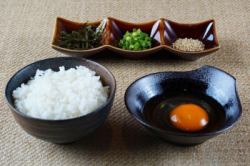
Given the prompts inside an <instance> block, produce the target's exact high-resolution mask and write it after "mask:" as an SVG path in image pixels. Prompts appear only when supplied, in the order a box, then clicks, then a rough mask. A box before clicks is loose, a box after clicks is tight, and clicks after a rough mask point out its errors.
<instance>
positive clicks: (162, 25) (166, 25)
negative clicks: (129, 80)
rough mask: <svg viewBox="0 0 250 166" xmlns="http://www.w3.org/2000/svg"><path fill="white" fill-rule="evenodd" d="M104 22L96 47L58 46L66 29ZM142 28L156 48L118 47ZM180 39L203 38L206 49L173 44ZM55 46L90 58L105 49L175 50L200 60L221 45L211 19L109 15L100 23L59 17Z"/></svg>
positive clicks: (137, 54) (134, 54)
mask: <svg viewBox="0 0 250 166" xmlns="http://www.w3.org/2000/svg"><path fill="white" fill-rule="evenodd" d="M101 23H102V24H103V25H104V30H103V33H102V38H101V45H100V46H99V47H96V48H92V49H85V50H83V49H81V50H76V49H68V48H63V47H60V46H59V45H58V40H59V37H60V33H61V32H62V31H66V32H71V31H73V30H78V29H80V28H81V27H83V26H87V25H92V26H94V27H98V26H99V25H100V24H101ZM134 28H135V29H138V28H140V29H141V30H142V31H143V32H145V33H148V34H149V36H150V37H151V38H152V39H153V45H152V48H150V49H146V50H141V51H131V50H125V49H122V48H119V47H118V42H119V40H120V39H121V38H122V37H123V35H124V34H125V32H126V31H132V30H133V29H134ZM177 38H193V39H199V40H200V41H202V42H203V44H204V45H205V49H204V50H203V51H195V52H187V51H181V50H177V49H174V48H173V47H172V44H173V43H174V42H175V40H176V39H177ZM52 48H54V49H56V50H58V51H60V52H63V53H65V54H68V55H71V56H80V57H89V56H91V55H94V54H96V53H99V52H101V51H103V50H105V49H107V50H110V51H113V52H115V53H118V55H122V56H124V57H126V58H136V59H140V58H143V57H146V56H150V55H151V56H152V55H154V54H153V53H155V52H157V51H160V50H164V51H166V52H168V53H169V52H171V53H172V54H171V55H173V56H178V57H180V58H183V59H187V60H196V59H198V58H201V57H203V56H205V55H208V54H210V53H212V52H215V51H217V50H218V49H219V48H220V45H219V43H218V39H217V35H216V30H215V21H214V20H207V21H204V22H200V23H195V24H182V23H177V22H174V21H170V20H168V19H164V18H161V19H159V20H154V21H150V22H145V23H129V22H125V21H122V20H118V19H116V18H112V17H108V18H105V19H103V20H100V21H96V22H84V23H79V22H74V21H70V20H67V19H64V18H60V17H58V18H57V19H56V26H55V30H54V35H53V41H52Z"/></svg>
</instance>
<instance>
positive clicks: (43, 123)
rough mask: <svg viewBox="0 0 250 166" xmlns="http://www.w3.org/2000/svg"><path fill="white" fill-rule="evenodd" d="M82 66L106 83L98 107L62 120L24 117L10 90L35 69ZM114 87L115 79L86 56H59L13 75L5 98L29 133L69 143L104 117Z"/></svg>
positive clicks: (107, 111) (27, 78)
mask: <svg viewBox="0 0 250 166" xmlns="http://www.w3.org/2000/svg"><path fill="white" fill-rule="evenodd" d="M80 65H81V66H85V67H87V68H89V69H91V70H93V71H95V72H96V73H97V75H99V76H100V78H101V81H102V83H103V84H104V86H109V90H110V91H109V97H108V100H107V102H106V103H105V104H104V105H103V106H102V107H100V108H98V109H97V110H95V111H93V112H91V113H89V114H87V115H83V116H80V117H76V118H72V119H65V120H45V119H38V118H33V117H30V116H27V115H25V114H23V113H22V112H20V111H18V109H16V108H15V106H14V99H13V97H12V92H13V90H15V89H16V88H17V87H20V85H21V84H22V83H26V82H27V81H28V80H30V78H31V77H33V76H34V75H35V73H36V70H37V69H40V70H46V69H49V68H50V69H52V70H54V71H58V70H59V67H60V66H64V67H65V69H68V68H74V67H76V66H80ZM115 90H116V82H115V78H114V76H113V75H112V73H111V72H109V71H108V69H106V68H105V67H104V66H102V65H100V64H98V63H96V62H93V61H90V60H86V59H80V58H70V57H60V58H51V59H45V60H41V61H37V62H35V63H32V64H30V65H28V66H26V67H24V68H22V69H21V70H19V71H18V72H17V73H16V74H14V75H13V76H12V78H11V79H10V80H9V82H8V84H7V86H6V89H5V97H6V100H7V102H8V105H9V107H10V109H11V111H12V113H13V115H14V117H15V119H16V121H17V123H18V124H19V125H20V126H21V127H22V128H23V129H24V130H25V131H26V132H28V133H29V134H31V135H33V136H35V137H37V138H40V139H43V140H45V141H49V142H53V143H70V142H74V141H76V140H79V139H81V138H82V137H84V136H85V135H87V134H89V133H91V132H93V131H95V130H96V129H97V128H98V127H100V126H101V125H102V124H103V123H104V121H105V120H106V118H107V116H108V114H109V112H110V109H111V107H112V104H113V100H114V96H115Z"/></svg>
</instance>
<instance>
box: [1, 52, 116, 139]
mask: <svg viewBox="0 0 250 166" xmlns="http://www.w3.org/2000/svg"><path fill="white" fill-rule="evenodd" d="M115 90H116V82H115V78H114V76H113V75H112V73H111V72H110V71H109V70H108V69H106V68H105V67H104V66H102V65H100V64H98V63H96V62H93V61H90V60H86V59H80V58H73V57H60V58H51V59H45V60H41V61H37V62H35V63H32V64H30V65H28V66H26V67H24V68H22V69H21V70H19V71H18V72H17V73H16V74H14V75H13V76H12V77H11V79H10V80H9V82H8V83H7V86H6V89H5V96H6V100H7V102H8V104H9V107H10V108H11V111H12V113H13V115H14V117H15V119H16V121H17V122H18V123H19V124H20V125H21V127H22V128H23V129H24V130H25V131H26V132H28V133H29V134H31V135H33V136H35V137H37V138H40V139H43V140H46V141H49V142H53V143H69V142H74V141H76V140H79V139H81V138H82V137H84V136H85V135H87V134H89V133H91V132H93V131H95V130H96V129H97V128H98V127H100V126H101V125H102V124H103V123H104V121H105V120H106V118H107V116H108V114H109V112H110V110H111V107H112V104H113V100H114V96H115Z"/></svg>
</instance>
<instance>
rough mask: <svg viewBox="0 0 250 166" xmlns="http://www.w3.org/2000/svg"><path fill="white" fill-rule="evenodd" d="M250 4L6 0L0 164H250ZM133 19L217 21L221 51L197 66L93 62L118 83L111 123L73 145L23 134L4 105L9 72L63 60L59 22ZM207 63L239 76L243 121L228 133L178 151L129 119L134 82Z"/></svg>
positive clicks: (1, 28)
mask: <svg viewBox="0 0 250 166" xmlns="http://www.w3.org/2000/svg"><path fill="white" fill-rule="evenodd" d="M249 11H250V1H249V0H242V1H233V0H231V1H229V0H220V1H212V0H211V1H208V0H201V1H199V0H197V1H192V0H181V1H164V0H133V1H125V0H124V1H122V0H103V1H99V2H98V1H94V0H93V1H92V0H88V1H87V0H85V1H83V0H82V1H81V0H58V1H50V0H43V1H41V0H1V1H0V62H1V66H0V89H1V94H2V95H1V97H0V165H250V127H249V126H250V112H249V111H250V81H249V79H250V59H249V58H250V55H249V54H250V47H249V44H250V40H249V37H250V21H249V20H250V12H249ZM57 16H62V17H65V18H68V19H72V20H75V21H86V20H91V21H92V20H93V21H95V20H99V19H102V18H104V17H107V16H113V17H116V18H120V19H123V20H127V21H131V22H143V21H149V20H153V19H158V18H160V17H165V18H168V19H171V20H174V21H178V22H198V21H203V20H206V19H210V18H214V19H215V21H216V28H217V31H218V36H219V41H220V43H221V49H220V50H219V51H218V52H216V53H214V54H212V55H210V56H207V57H205V58H202V59H200V60H197V61H191V62H190V61H183V60H171V59H167V58H164V56H163V57H159V58H152V59H145V60H127V59H122V58H116V55H113V56H112V55H103V57H102V58H95V59H93V60H95V61H97V62H99V63H101V64H103V65H105V66H106V67H107V68H109V69H110V70H111V71H112V72H113V74H114V76H115V77H116V80H117V93H116V98H115V101H114V106H113V108H112V111H111V113H110V116H109V118H108V120H107V121H106V123H105V125H104V126H103V127H101V128H100V129H98V130H97V132H95V133H94V134H92V135H90V136H88V137H86V138H85V139H83V140H82V141H80V142H77V143H75V144H71V145H55V144H51V143H47V142H44V141H41V140H38V139H36V138H34V137H32V136H30V135H28V134H27V133H25V132H24V131H23V130H22V129H21V128H20V127H19V126H18V125H17V124H16V122H15V120H14V118H13V116H12V114H11V112H10V110H9V109H8V106H7V104H6V102H5V100H4V88H5V85H6V82H7V81H8V79H9V78H10V77H11V75H12V74H13V73H14V72H16V71H17V70H18V69H20V68H21V67H23V66H24V65H27V64H29V63H31V62H34V61H36V60H40V59H44V58H48V57H57V56H65V55H62V54H60V53H58V52H57V51H55V50H53V49H52V48H51V47H50V43H51V37H52V32H53V28H54V23H55V19H56V17H57ZM204 64H207V65H213V66H216V67H219V68H221V69H223V70H225V71H228V72H229V73H231V74H232V75H234V76H235V77H236V78H237V86H238V92H239V95H240V98H241V102H242V106H243V116H242V118H241V119H240V121H239V123H238V124H237V125H236V126H235V127H234V128H233V129H232V130H230V131H229V132H227V133H226V134H222V135H220V136H218V137H216V138H214V139H211V140H209V141H207V142H205V143H204V144H201V145H198V146H195V147H186V148H184V147H178V146H174V145H171V144H168V143H165V142H162V141H161V140H158V139H156V138H155V137H153V136H152V135H150V134H149V133H148V132H147V131H145V129H144V128H142V127H141V126H140V125H138V123H137V122H136V121H135V120H134V119H133V118H132V117H131V116H130V115H129V114H128V112H127V110H126V108H125V105H124V101H123V96H124V92H125V90H126V88H127V86H128V85H129V84H130V83H131V82H133V81H134V80H135V79H136V78H138V77H141V76H143V75H145V74H148V73H151V72H157V71H169V70H171V71H173V70H177V71H184V70H191V69H195V68H198V67H200V66H202V65H204Z"/></svg>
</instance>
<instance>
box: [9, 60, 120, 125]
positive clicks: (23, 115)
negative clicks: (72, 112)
mask: <svg viewBox="0 0 250 166" xmlns="http://www.w3.org/2000/svg"><path fill="white" fill-rule="evenodd" d="M52 60H75V61H85V62H87V63H89V64H93V65H96V66H98V67H99V68H101V69H102V70H103V71H105V72H106V73H108V74H109V75H110V76H111V78H112V82H113V83H114V90H113V92H112V93H111V91H110V94H109V97H108V100H107V101H106V103H105V104H103V105H102V106H101V107H99V108H98V109H96V110H95V111H93V112H91V113H88V114H86V115H82V116H79V117H75V118H69V119H56V120H54V119H42V118H36V117H31V116H28V115H26V114H24V113H22V112H21V111H18V110H17V109H16V108H15V107H14V106H13V105H12V104H11V103H10V101H9V100H8V98H7V96H8V94H7V89H8V86H9V84H10V83H11V81H12V79H13V78H14V77H15V76H16V75H17V74H18V73H20V72H22V71H23V70H25V69H26V68H27V67H30V66H32V65H35V64H39V63H45V62H47V61H52ZM115 91H116V80H115V77H114V75H113V74H112V73H111V72H110V71H109V70H108V69H107V68H106V67H104V66H103V65H101V64H99V63H96V62H94V61H91V60H87V59H84V58H77V57H56V58H48V59H43V60H39V61H36V62H33V63H31V64H29V65H26V66H25V67H23V68H21V69H20V70H18V71H17V72H16V73H15V74H14V75H12V76H11V78H10V79H9V81H8V82H7V85H6V87H5V100H6V101H7V103H8V105H9V107H10V108H11V110H12V111H15V113H17V114H18V115H20V116H22V117H24V118H26V119H31V120H37V121H43V122H45V121H47V122H65V121H73V120H77V119H81V118H83V117H87V116H91V115H94V114H96V113H97V112H99V111H101V110H102V109H103V108H105V107H106V106H107V105H108V104H109V103H110V102H111V101H112V100H113V98H114V97H115Z"/></svg>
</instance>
